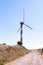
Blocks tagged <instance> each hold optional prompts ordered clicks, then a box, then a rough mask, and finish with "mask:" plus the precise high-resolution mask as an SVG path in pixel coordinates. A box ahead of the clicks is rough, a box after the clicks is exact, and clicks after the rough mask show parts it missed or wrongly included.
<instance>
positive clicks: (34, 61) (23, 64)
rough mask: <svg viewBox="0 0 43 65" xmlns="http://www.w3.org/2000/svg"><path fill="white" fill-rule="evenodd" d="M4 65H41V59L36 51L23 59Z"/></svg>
mask: <svg viewBox="0 0 43 65" xmlns="http://www.w3.org/2000/svg"><path fill="white" fill-rule="evenodd" d="M6 65H43V58H42V56H41V55H40V54H39V53H38V52H37V51H32V52H30V53H29V54H27V55H25V56H24V57H22V58H20V59H18V60H16V61H13V62H11V63H8V64H6Z"/></svg>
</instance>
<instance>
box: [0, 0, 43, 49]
mask: <svg viewBox="0 0 43 65" xmlns="http://www.w3.org/2000/svg"><path fill="white" fill-rule="evenodd" d="M23 8H25V21H24V23H26V24H28V25H29V26H31V27H32V28H33V30H30V29H29V28H27V27H26V26H23V45H24V46H25V47H26V48H28V49H35V48H42V47H43V0H0V43H1V44H2V43H6V44H7V45H16V44H17V41H19V40H20V31H19V32H18V33H17V30H18V29H19V27H20V24H19V23H20V22H21V21H23Z"/></svg>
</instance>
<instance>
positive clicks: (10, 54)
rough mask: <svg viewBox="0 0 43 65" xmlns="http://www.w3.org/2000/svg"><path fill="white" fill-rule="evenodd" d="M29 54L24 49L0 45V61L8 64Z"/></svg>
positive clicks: (16, 46) (17, 46)
mask: <svg viewBox="0 0 43 65" xmlns="http://www.w3.org/2000/svg"><path fill="white" fill-rule="evenodd" d="M29 52H30V50H27V49H26V48H25V47H23V46H19V45H15V46H8V45H0V61H2V62H10V61H13V60H15V59H17V58H19V57H21V56H23V55H25V54H27V53H29Z"/></svg>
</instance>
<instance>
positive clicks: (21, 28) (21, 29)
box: [17, 9, 32, 45]
mask: <svg viewBox="0 0 43 65" xmlns="http://www.w3.org/2000/svg"><path fill="white" fill-rule="evenodd" d="M24 16H25V10H24V9H23V22H20V28H19V29H18V31H17V32H19V30H20V42H21V45H22V44H23V36H22V35H23V25H25V26H26V27H28V28H30V29H31V30H32V28H31V27H30V26H28V25H27V24H25V23H24V19H25V17H24Z"/></svg>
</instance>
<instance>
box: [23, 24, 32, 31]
mask: <svg viewBox="0 0 43 65" xmlns="http://www.w3.org/2000/svg"><path fill="white" fill-rule="evenodd" d="M24 25H25V26H27V27H28V28H30V29H31V30H32V28H31V27H30V26H28V25H27V24H24Z"/></svg>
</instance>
